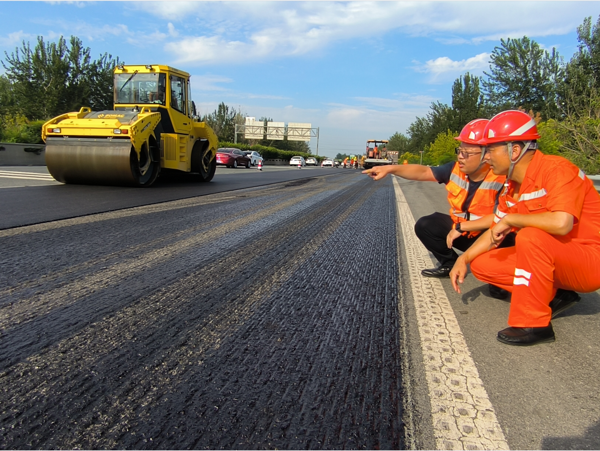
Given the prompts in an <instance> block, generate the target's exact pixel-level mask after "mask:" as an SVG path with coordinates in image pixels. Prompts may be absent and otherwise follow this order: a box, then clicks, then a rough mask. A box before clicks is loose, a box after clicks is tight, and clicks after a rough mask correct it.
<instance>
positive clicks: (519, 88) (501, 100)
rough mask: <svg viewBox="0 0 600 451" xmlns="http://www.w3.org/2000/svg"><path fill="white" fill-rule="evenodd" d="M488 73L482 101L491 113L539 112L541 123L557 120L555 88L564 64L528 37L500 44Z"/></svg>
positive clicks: (502, 40)
mask: <svg viewBox="0 0 600 451" xmlns="http://www.w3.org/2000/svg"><path fill="white" fill-rule="evenodd" d="M490 59H491V64H490V73H487V72H484V74H485V75H486V76H487V77H488V78H487V79H483V87H484V96H485V101H486V102H487V103H488V104H489V106H490V107H491V109H492V111H493V112H494V113H498V112H500V111H502V110H506V109H517V108H518V107H522V108H524V109H525V110H533V111H539V112H540V113H541V114H542V116H543V117H544V119H548V118H555V117H557V116H558V107H557V94H558V93H557V84H558V83H559V81H560V80H561V78H562V72H563V63H562V57H560V56H559V54H558V52H557V51H556V49H554V48H553V49H552V51H551V52H548V51H547V50H544V49H542V48H541V47H540V46H539V44H538V43H537V42H535V41H532V40H531V39H529V38H528V37H527V36H524V37H523V38H521V39H511V38H508V39H506V40H504V39H501V40H500V46H499V47H498V46H497V47H495V48H494V50H493V51H492V55H491V57H490Z"/></svg>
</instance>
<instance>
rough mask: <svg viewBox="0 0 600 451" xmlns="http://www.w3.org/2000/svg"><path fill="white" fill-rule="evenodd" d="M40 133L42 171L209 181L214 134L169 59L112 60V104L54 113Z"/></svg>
mask: <svg viewBox="0 0 600 451" xmlns="http://www.w3.org/2000/svg"><path fill="white" fill-rule="evenodd" d="M42 138H43V139H44V141H45V142H46V166H47V167H48V171H49V172H50V174H51V175H52V177H54V178H55V179H56V180H58V181H59V182H63V183H77V184H94V185H131V186H150V185H152V183H154V181H155V180H156V179H157V177H158V175H159V173H160V172H161V171H169V170H171V171H181V172H191V173H197V174H198V175H199V176H198V179H199V180H200V181H203V182H209V181H210V180H212V178H213V176H214V175H215V170H216V167H217V165H216V159H215V156H216V152H217V146H218V141H217V137H216V135H215V133H214V132H213V130H212V129H211V128H210V127H209V126H208V125H207V124H206V123H204V122H199V117H198V116H197V113H196V105H195V104H194V102H192V99H191V89H190V75H189V74H188V73H186V72H183V71H180V70H177V69H174V68H172V67H169V66H160V65H146V66H124V65H120V66H117V67H116V68H115V71H114V110H110V111H97V112H94V111H91V109H90V108H87V107H83V108H81V110H79V112H75V113H66V114H63V115H61V116H58V117H55V118H54V119H52V120H50V121H48V122H46V123H45V124H44V127H43V129H42Z"/></svg>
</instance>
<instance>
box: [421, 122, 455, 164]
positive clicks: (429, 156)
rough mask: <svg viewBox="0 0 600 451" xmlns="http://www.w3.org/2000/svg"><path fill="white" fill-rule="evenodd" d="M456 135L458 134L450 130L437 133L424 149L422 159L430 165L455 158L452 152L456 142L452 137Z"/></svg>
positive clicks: (443, 162) (447, 161)
mask: <svg viewBox="0 0 600 451" xmlns="http://www.w3.org/2000/svg"><path fill="white" fill-rule="evenodd" d="M456 136H458V134H457V133H454V132H453V131H451V130H447V131H446V132H442V133H439V134H438V135H437V137H436V139H435V141H434V142H433V143H432V144H431V145H429V146H428V147H427V149H426V150H425V153H424V156H423V159H424V161H426V162H427V164H431V165H441V164H445V163H449V162H450V161H454V160H456V154H455V153H454V150H455V149H456V144H457V141H456V140H455V139H454V138H455V137H456Z"/></svg>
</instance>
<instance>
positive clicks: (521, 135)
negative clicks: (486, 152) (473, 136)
mask: <svg viewBox="0 0 600 451" xmlns="http://www.w3.org/2000/svg"><path fill="white" fill-rule="evenodd" d="M539 138H540V135H539V134H538V131H537V126H536V123H535V121H534V120H533V118H532V117H531V116H529V114H527V113H525V112H523V111H519V110H508V111H503V112H502V113H498V114H496V115H495V116H494V117H493V118H491V119H490V121H489V122H488V124H487V126H486V127H485V130H484V131H483V137H482V139H481V140H480V141H479V144H481V145H484V146H485V145H488V144H493V143H502V142H513V141H533V140H536V139H539Z"/></svg>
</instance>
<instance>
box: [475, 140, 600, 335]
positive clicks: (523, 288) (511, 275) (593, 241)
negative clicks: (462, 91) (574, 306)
mask: <svg viewBox="0 0 600 451" xmlns="http://www.w3.org/2000/svg"><path fill="white" fill-rule="evenodd" d="M513 194H514V182H512V181H510V182H509V184H508V187H507V188H505V190H504V191H503V192H502V194H501V196H500V198H499V202H498V206H497V208H496V217H495V218H494V221H495V222H498V221H500V219H501V218H502V217H503V216H505V215H506V214H509V213H520V214H536V213H544V212H548V211H563V212H566V213H569V214H571V215H573V217H574V225H573V229H572V230H571V231H570V232H569V233H568V234H566V235H564V236H559V235H551V234H549V233H547V232H544V231H543V230H540V229H537V228H534V227H525V228H523V229H521V230H518V231H517V239H516V244H515V246H514V247H507V248H502V249H495V250H492V251H489V252H486V253H484V254H481V255H479V256H478V257H477V258H475V259H474V260H473V261H472V262H471V272H472V273H473V275H474V276H475V277H477V278H478V279H479V280H481V281H482V282H487V283H491V284H493V285H496V286H499V287H501V288H504V289H505V290H508V291H510V292H512V300H511V304H510V313H509V316H508V325H509V326H511V327H546V326H548V324H549V323H550V319H551V317H552V310H551V309H550V307H549V304H550V301H552V299H553V298H554V295H555V293H556V290H557V289H558V288H562V289H566V290H573V291H578V292H591V291H595V290H598V289H600V194H598V192H597V191H596V189H595V188H594V184H593V183H592V181H591V180H590V179H588V178H587V177H586V176H585V174H584V173H583V171H581V170H580V169H579V168H578V167H577V166H575V165H574V164H572V163H571V162H569V161H568V160H566V159H564V158H562V157H558V156H553V155H544V154H542V153H541V152H540V151H536V152H535V155H534V157H533V159H532V160H531V163H530V164H529V166H528V167H527V171H526V174H525V179H524V180H523V183H522V184H521V188H520V193H519V196H518V198H517V199H515V198H514V197H513Z"/></svg>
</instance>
